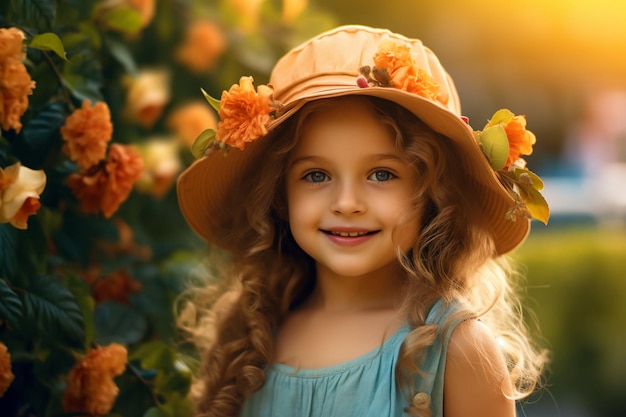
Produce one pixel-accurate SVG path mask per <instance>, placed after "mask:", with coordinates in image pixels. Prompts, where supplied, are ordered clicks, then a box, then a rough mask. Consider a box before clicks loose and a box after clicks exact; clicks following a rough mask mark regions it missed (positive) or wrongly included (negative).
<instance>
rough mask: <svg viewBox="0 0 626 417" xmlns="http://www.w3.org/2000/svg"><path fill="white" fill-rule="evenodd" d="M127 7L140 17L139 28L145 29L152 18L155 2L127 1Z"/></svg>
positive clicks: (146, 0) (150, 0)
mask: <svg viewBox="0 0 626 417" xmlns="http://www.w3.org/2000/svg"><path fill="white" fill-rule="evenodd" d="M128 3H129V6H130V7H132V8H133V9H135V10H137V11H138V12H139V14H140V15H141V27H142V28H145V27H146V26H148V25H149V24H150V22H152V18H153V17H154V9H155V4H154V3H155V0H128Z"/></svg>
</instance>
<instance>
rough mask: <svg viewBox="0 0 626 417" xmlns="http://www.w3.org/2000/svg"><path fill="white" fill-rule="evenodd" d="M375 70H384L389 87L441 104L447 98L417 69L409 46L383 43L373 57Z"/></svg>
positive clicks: (425, 73) (427, 76) (429, 78)
mask: <svg viewBox="0 0 626 417" xmlns="http://www.w3.org/2000/svg"><path fill="white" fill-rule="evenodd" d="M374 65H375V66H376V68H380V69H385V70H386V71H387V74H388V75H389V79H390V82H391V86H392V87H394V88H398V89H400V90H404V91H407V92H409V93H414V94H417V95H419V96H421V97H425V98H427V99H429V100H436V101H439V102H441V103H443V104H445V103H446V102H447V101H448V98H447V97H446V96H444V95H443V94H442V93H441V91H439V85H438V84H437V82H436V81H435V80H434V79H433V78H432V77H431V76H430V75H429V74H428V73H427V72H426V71H425V70H423V69H421V68H417V65H416V63H415V60H414V59H413V56H412V55H411V47H410V46H409V45H398V44H396V43H395V42H393V41H390V40H387V41H383V42H382V43H381V44H380V46H379V48H378V52H376V54H375V55H374Z"/></svg>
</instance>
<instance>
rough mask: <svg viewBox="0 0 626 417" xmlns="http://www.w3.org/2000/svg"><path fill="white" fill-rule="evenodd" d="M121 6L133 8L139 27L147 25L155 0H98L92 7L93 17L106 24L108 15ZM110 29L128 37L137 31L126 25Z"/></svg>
mask: <svg viewBox="0 0 626 417" xmlns="http://www.w3.org/2000/svg"><path fill="white" fill-rule="evenodd" d="M122 8H131V9H133V10H135V11H136V12H137V13H138V14H139V16H140V18H141V22H140V24H139V27H140V29H143V28H145V27H146V26H148V25H149V24H150V23H151V22H152V19H153V18H154V11H155V0H99V1H98V2H96V7H95V9H94V17H95V20H96V21H101V22H102V23H104V24H105V25H106V22H107V19H108V17H109V16H110V15H111V14H112V13H115V12H117V11H118V10H120V9H122ZM109 29H111V30H115V31H118V32H122V33H124V34H126V35H128V36H130V37H134V36H135V35H137V34H138V33H136V32H137V31H136V30H135V29H136V28H135V27H133V28H132V30H131V29H130V28H128V27H127V26H118V25H116V26H113V27H109Z"/></svg>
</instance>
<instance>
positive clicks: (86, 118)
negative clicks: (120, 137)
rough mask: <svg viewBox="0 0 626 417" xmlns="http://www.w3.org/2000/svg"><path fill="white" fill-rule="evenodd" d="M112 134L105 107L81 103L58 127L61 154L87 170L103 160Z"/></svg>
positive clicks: (109, 113)
mask: <svg viewBox="0 0 626 417" xmlns="http://www.w3.org/2000/svg"><path fill="white" fill-rule="evenodd" d="M112 135H113V125H112V124H111V112H110V111H109V106H108V105H107V104H106V103H105V102H103V101H99V102H97V103H96V104H95V105H94V106H93V107H91V102H90V101H89V100H84V101H83V105H82V107H81V108H80V109H77V110H75V111H74V112H73V113H72V114H71V115H70V116H69V117H68V118H67V119H66V120H65V124H64V125H63V127H61V136H62V137H63V139H64V140H65V144H64V145H63V152H65V153H66V154H67V155H68V156H69V157H70V159H72V160H73V161H77V163H78V166H79V167H80V168H82V169H86V168H89V167H90V166H92V165H95V164H97V163H98V162H99V161H100V160H101V159H102V158H104V155H105V154H106V150H107V144H108V143H109V141H110V140H111V136H112Z"/></svg>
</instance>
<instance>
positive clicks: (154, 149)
mask: <svg viewBox="0 0 626 417" xmlns="http://www.w3.org/2000/svg"><path fill="white" fill-rule="evenodd" d="M178 149H179V146H178V143H177V142H176V141H174V140H168V139H160V138H159V139H151V140H149V141H147V142H146V143H144V144H142V146H141V147H140V151H141V156H142V157H143V161H144V170H143V173H142V175H141V177H140V178H139V180H138V181H137V189H138V190H139V191H142V192H145V193H150V194H152V195H153V196H154V197H155V198H162V197H163V196H165V194H166V193H167V192H168V191H169V190H170V189H171V188H172V186H173V185H174V181H175V180H176V177H177V176H178V173H179V172H180V171H181V169H182V163H181V161H180V158H179V157H178Z"/></svg>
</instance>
